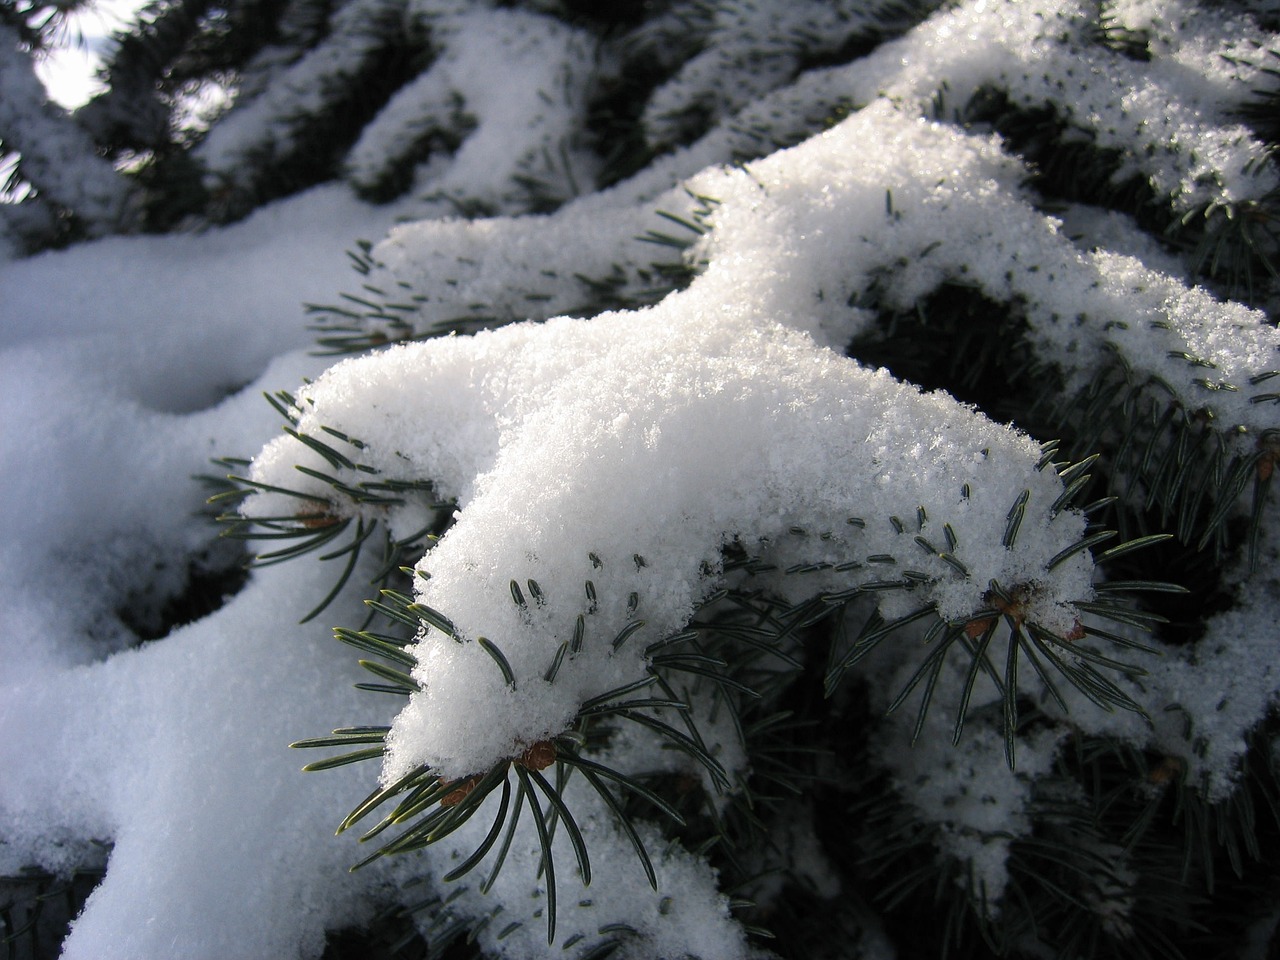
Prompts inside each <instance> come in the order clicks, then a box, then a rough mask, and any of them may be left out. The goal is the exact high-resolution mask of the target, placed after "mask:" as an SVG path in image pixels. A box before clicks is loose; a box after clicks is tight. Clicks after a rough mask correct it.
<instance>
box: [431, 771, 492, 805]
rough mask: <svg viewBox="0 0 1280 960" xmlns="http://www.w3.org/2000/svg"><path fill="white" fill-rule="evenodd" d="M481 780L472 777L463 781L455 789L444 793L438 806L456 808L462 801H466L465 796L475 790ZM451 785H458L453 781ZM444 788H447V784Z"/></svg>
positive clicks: (478, 777)
mask: <svg viewBox="0 0 1280 960" xmlns="http://www.w3.org/2000/svg"><path fill="white" fill-rule="evenodd" d="M481 779H482V778H481V777H480V776H478V775H477V776H474V777H468V778H467V779H466V780H463V781H462V782H461V783H460V784H459V785H458V786H457V787H456V788H455V789H453V790H450V791H449V792H448V793H446V794H445V795H444V796H443V797H441V798H440V806H442V807H454V806H457V805H458V804H460V803H461V802H462V801H463V800H464V799H466V796H467V794H469V793H470V792H471V791H472V790H474V789H475V788H476V785H477V784H478V783H479V782H480V780H481ZM453 783H458V781H457V780H454V781H453ZM446 786H449V784H446Z"/></svg>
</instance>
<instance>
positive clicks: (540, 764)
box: [519, 740, 556, 770]
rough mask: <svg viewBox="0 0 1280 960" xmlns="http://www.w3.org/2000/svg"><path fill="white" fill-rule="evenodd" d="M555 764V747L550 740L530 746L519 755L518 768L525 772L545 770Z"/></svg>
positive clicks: (540, 741)
mask: <svg viewBox="0 0 1280 960" xmlns="http://www.w3.org/2000/svg"><path fill="white" fill-rule="evenodd" d="M555 762H556V745H555V744H554V743H552V742H551V741H550V740H539V741H538V742H537V743H532V744H530V745H529V746H528V747H527V748H526V749H525V751H524V753H522V754H520V760H519V763H520V766H522V767H524V768H525V769H526V770H545V769H547V767H549V766H551V765H552V764H553V763H555Z"/></svg>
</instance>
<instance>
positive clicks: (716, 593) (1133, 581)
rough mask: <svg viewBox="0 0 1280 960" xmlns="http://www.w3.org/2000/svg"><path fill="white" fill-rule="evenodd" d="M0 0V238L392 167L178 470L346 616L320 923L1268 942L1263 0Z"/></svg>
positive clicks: (917, 945)
mask: <svg viewBox="0 0 1280 960" xmlns="http://www.w3.org/2000/svg"><path fill="white" fill-rule="evenodd" d="M0 14H2V15H3V16H2V18H0V57H4V58H6V59H5V60H3V61H0V77H3V93H2V94H0V141H2V142H3V145H4V149H6V150H7V151H9V152H10V154H12V155H13V156H14V157H16V165H15V166H14V184H15V186H16V185H17V184H18V183H19V182H21V183H22V184H24V185H25V187H26V192H25V193H24V194H23V196H22V199H21V200H20V202H15V203H9V204H6V205H4V206H0V214H3V218H4V219H3V220H0V229H3V230H4V231H5V232H4V234H3V236H4V237H5V238H6V239H7V240H8V243H9V245H10V246H11V248H12V249H13V250H14V251H15V253H21V254H27V253H34V252H36V251H39V250H42V249H46V248H49V247H53V246H57V245H65V244H68V243H72V242H78V241H88V240H91V239H93V238H99V237H102V236H104V235H108V234H129V235H137V234H142V233H165V232H175V233H177V232H180V231H183V232H185V231H193V230H210V231H212V230H214V229H217V226H218V225H222V224H227V223H231V222H234V221H237V220H240V219H242V218H246V217H248V216H250V215H251V214H253V213H254V212H255V211H260V210H263V209H265V208H266V207H267V205H269V204H271V203H273V202H276V201H279V200H281V199H282V198H287V197H291V196H296V195H298V194H299V193H301V192H302V191H305V190H307V189H309V188H312V187H314V186H317V185H320V184H334V183H343V184H346V185H347V186H348V187H349V189H350V190H351V191H354V193H355V194H356V195H357V196H359V197H360V198H362V199H363V200H365V201H367V202H369V203H374V204H392V203H394V204H396V205H398V206H397V209H398V210H400V211H402V212H403V216H404V218H405V219H406V222H405V223H403V224H402V225H400V226H397V227H396V228H394V229H393V230H392V231H391V233H390V234H389V235H388V236H387V237H386V238H385V239H383V240H382V241H381V242H378V243H376V244H375V243H364V244H360V245H358V246H356V247H355V248H354V249H353V250H352V251H351V254H350V257H351V260H352V263H353V266H354V270H353V273H352V275H351V277H350V280H349V284H348V286H347V291H348V292H347V293H346V294H345V295H344V296H343V297H342V298H341V299H340V301H339V300H336V299H335V302H332V303H327V304H313V305H310V306H309V307H308V309H309V311H310V316H311V318H312V321H313V323H314V327H315V332H316V344H317V349H318V350H319V351H321V352H322V353H325V354H327V355H331V356H332V359H333V360H334V365H333V366H332V367H330V368H329V369H328V370H326V371H325V372H324V373H323V374H321V375H320V376H318V377H316V378H314V379H310V380H307V381H306V382H304V383H302V384H298V383H282V384H279V385H278V388H277V390H276V392H273V393H272V395H271V397H270V398H269V399H270V401H271V404H272V407H273V415H278V416H279V417H280V418H281V419H282V420H283V422H284V431H283V433H282V434H281V435H279V436H278V437H277V438H276V439H275V440H273V441H271V442H270V443H269V444H267V446H266V447H265V448H263V449H262V450H260V451H255V450H225V451H221V452H222V453H223V454H224V455H225V459H223V460H222V461H220V462H221V463H222V464H223V467H224V469H221V471H220V477H219V479H218V480H217V481H215V483H216V484H217V485H218V488H217V490H216V492H215V493H214V496H213V498H212V500H211V503H213V504H214V505H215V506H216V507H217V509H218V512H219V513H220V518H219V519H220V522H221V523H222V526H223V528H224V530H225V535H226V536H228V537H230V538H232V539H235V540H245V541H248V542H249V543H250V544H251V545H252V549H253V550H255V551H256V553H255V556H254V559H253V565H254V566H255V569H257V570H260V571H261V570H263V568H268V567H279V568H281V569H290V570H292V569H298V568H301V567H303V566H308V567H309V569H310V571H311V572H309V573H308V574H306V577H307V580H308V582H311V583H312V585H313V587H314V590H313V595H310V596H308V597H306V598H305V602H304V605H303V609H302V611H300V612H302V613H305V615H306V616H305V619H306V621H307V623H308V626H307V628H306V629H307V630H309V631H311V632H312V633H313V634H314V636H315V637H316V638H317V639H316V643H319V644H323V643H326V642H327V640H328V638H327V636H326V633H327V631H328V630H329V628H333V630H334V634H335V635H336V637H337V639H338V640H339V641H342V642H343V643H344V644H346V645H347V646H348V647H351V648H354V649H355V651H357V652H356V653H355V654H354V657H356V658H358V659H359V663H360V665H361V666H362V667H363V668H364V669H365V670H366V671H367V672H368V674H369V676H368V677H367V678H366V680H365V681H364V682H363V683H361V684H360V687H361V690H362V695H361V697H362V702H367V704H368V705H367V706H362V707H361V708H360V710H361V713H360V716H358V717H357V716H342V715H336V716H333V717H332V724H331V729H330V730H298V731H297V741H296V742H295V743H294V746H296V747H299V748H316V749H320V750H324V751H326V752H325V753H324V754H322V755H321V756H322V758H321V759H318V760H314V761H313V762H312V763H310V764H309V765H308V767H307V768H306V769H308V770H309V771H312V773H311V774H310V776H313V777H317V778H322V777H328V776H336V775H337V774H335V773H329V772H326V771H332V770H335V769H336V768H342V770H343V771H344V773H347V774H351V773H352V767H353V766H354V768H355V770H356V771H357V772H356V774H355V775H356V776H363V777H364V779H365V781H366V786H367V790H368V796H367V798H366V799H364V800H363V801H361V802H360V803H359V804H358V805H356V806H355V807H354V809H346V808H342V809H338V808H335V809H334V811H333V813H334V824H335V825H337V826H338V828H339V832H340V833H345V832H347V831H352V832H357V833H359V834H360V835H361V840H362V841H363V842H364V845H365V850H364V852H363V853H362V855H363V856H364V859H363V860H362V861H359V862H358V863H354V862H353V865H358V866H359V867H360V868H361V869H362V870H365V871H370V872H372V873H373V874H374V875H375V876H376V877H377V878H378V880H377V884H376V891H375V892H374V893H371V894H370V899H371V902H373V903H374V904H375V905H376V911H374V912H371V911H366V913H365V914H364V915H362V916H360V918H359V920H358V923H355V924H354V925H353V926H352V927H351V928H350V929H347V930H345V931H341V932H338V931H336V930H333V932H332V934H331V936H330V939H329V941H328V944H327V946H326V947H324V948H323V949H325V950H326V951H327V952H326V956H332V957H340V956H385V957H418V956H432V957H434V956H448V957H466V956H485V957H491V956H508V957H530V956H553V955H555V956H561V955H564V956H574V957H605V956H616V957H654V956H662V957H679V956H691V957H699V958H705V960H710V958H712V957H747V956H770V955H775V954H776V955H777V956H781V957H813V958H820V957H863V958H867V960H872V958H881V957H891V956H899V957H916V956H929V957H934V956H954V957H987V956H1009V957H1019V958H1022V957H1027V958H1032V957H1046V956H1049V957H1061V958H1064V960H1075V958H1094V957H1096V958H1103V957H1115V956H1136V957H1151V958H1168V957H1224V958H1225V957H1251V958H1258V960H1262V958H1266V957H1270V956H1274V955H1275V951H1276V950H1277V949H1280V948H1278V947H1277V944H1280V934H1278V933H1277V928H1278V927H1280V870H1278V868H1277V866H1276V864H1277V863H1278V862H1280V859H1278V858H1280V781H1278V779H1277V777H1278V774H1280V770H1278V768H1277V763H1278V762H1280V761H1278V760H1277V758H1278V757H1280V725H1278V723H1277V715H1276V712H1275V711H1276V705H1277V699H1278V696H1280V675H1278V673H1277V670H1278V667H1277V664H1278V663H1280V661H1278V660H1277V657H1276V654H1277V650H1278V649H1280V647H1278V644H1280V631H1278V628H1277V623H1280V580H1278V579H1277V577H1278V575H1277V572H1276V570H1277V566H1276V564H1277V560H1280V528H1278V527H1277V521H1276V512H1275V497H1276V495H1275V493H1274V492H1273V490H1272V480H1273V474H1274V470H1275V467H1276V464H1277V460H1280V414H1278V413H1277V411H1278V410H1280V406H1278V404H1280V392H1277V391H1276V388H1275V384H1276V383H1278V382H1280V380H1277V379H1275V378H1276V377H1277V376H1278V375H1280V357H1278V351H1280V334H1277V331H1276V327H1275V324H1276V320H1275V317H1276V310H1277V307H1278V304H1280V300H1278V299H1277V298H1278V296H1280V283H1278V281H1280V269H1278V268H1280V250H1278V249H1277V244H1278V243H1280V169H1278V168H1277V165H1276V161H1275V150H1276V147H1277V137H1278V136H1280V127H1278V126H1277V124H1276V118H1277V116H1280V112H1278V111H1280V33H1277V31H1280V11H1278V10H1277V9H1276V8H1275V7H1274V6H1273V5H1270V4H1266V3H1243V2H1242V3H1232V4H1222V5H1217V6H1214V7H1212V8H1210V7H1209V6H1197V5H1194V4H1192V3H1190V2H1182V0H1178V2H1164V3H1155V2H1149V3H1144V2H1102V3H1097V2H1067V0H1035V2H1016V3H1015V2H992V0H968V2H958V3H954V4H938V3H929V2H910V0H883V2H874V0H865V2H861V0H860V2H855V0H839V2H829V0H811V2H803V3H796V2H787V0H777V2H770V0H721V2H710V0H668V2H652V3H618V4H608V5H596V4H589V3H580V2H574V0H526V2H515V3H496V2H494V3H489V2H481V0H472V2H463V0H336V2H332V3H329V2H323V3H322V2H317V0H237V2H234V3H226V4H215V3H212V2H209V0H153V2H152V3H150V4H148V5H147V6H146V7H145V8H144V9H143V12H142V14H141V20H140V23H139V25H138V26H136V27H135V28H134V29H133V31H132V32H131V33H129V34H128V35H126V36H123V37H121V38H120V40H119V43H118V45H117V47H116V50H115V53H114V56H113V58H112V59H111V60H110V62H109V63H108V64H107V65H106V67H105V68H104V77H105V79H106V80H107V85H108V88H107V90H106V92H105V93H103V94H101V95H99V96H98V97H97V98H95V99H94V100H92V101H91V102H90V103H88V104H86V105H85V106H84V107H82V108H80V109H79V110H76V111H74V112H72V113H67V112H66V111H60V110H58V109H56V108H54V107H51V106H49V105H48V104H46V103H44V101H43V98H42V97H41V96H39V95H38V92H37V87H36V81H35V79H34V74H33V73H32V71H31V64H32V61H33V58H34V57H38V56H39V55H40V51H41V49H42V47H43V46H44V45H45V44H46V43H47V42H48V36H49V30H50V29H51V28H50V26H49V24H50V23H53V22H55V21H56V17H57V16H58V15H59V14H58V12H57V11H56V10H54V9H53V8H41V7H24V6H21V5H17V4H15V3H13V0H0ZM46 17H47V18H51V19H48V20H45V19H44V18H46ZM340 358H341V359H343V360H344V361H345V362H341V363H338V362H337V360H338V359H340ZM228 565H229V561H228V560H227V559H225V558H222V557H221V556H220V557H219V559H217V560H215V561H212V566H213V567H214V568H215V570H216V571H217V572H218V573H219V574H221V573H222V572H223V569H224V568H225V567H227V566H228ZM258 575H259V574H254V576H258ZM261 582H262V583H264V584H266V583H270V582H273V581H267V580H263V581H261ZM280 582H281V583H283V584H286V586H287V584H288V582H289V581H280ZM316 584H318V586H317V585H316ZM284 592H285V591H283V590H282V592H281V595H280V596H279V597H278V598H277V601H278V604H279V605H280V606H281V607H282V608H284V607H285V605H286V602H287V603H289V604H292V603H293V602H294V601H295V599H296V598H295V597H293V596H285V595H284ZM353 598H354V599H356V600H359V599H363V601H364V602H363V605H358V604H356V603H353ZM152 602H155V601H154V600H153V601H152ZM288 609H289V610H290V611H291V612H296V611H293V610H292V607H289V608H288ZM264 629H266V628H264ZM282 696H288V692H287V691H285V692H282ZM335 702H338V701H335ZM342 702H343V703H345V701H342ZM370 712H372V713H374V714H377V715H379V716H381V717H382V720H381V722H374V723H369V722H366V720H365V718H367V716H368V715H369V713H370ZM0 731H5V732H9V731H7V728H5V727H4V726H3V725H0ZM304 762H305V761H304ZM4 814H5V807H4V805H3V804H2V803H0V838H4V837H5V835H6V834H5V830H4V821H3V815H4ZM75 839H76V840H78V841H85V840H89V839H97V840H103V841H108V842H109V841H110V840H111V839H112V838H111V837H87V836H86V837H76V838H75ZM327 839H328V838H324V837H317V838H316V842H317V843H322V842H326V840H327ZM4 862H5V861H4V860H2V859H0V864H2V863H4ZM111 869H112V867H111V865H110V861H108V866H107V880H106V881H105V882H104V885H105V884H109V883H110V882H111V881H110V878H111ZM9 882H10V884H11V886H12V888H13V889H14V890H15V891H16V892H15V893H14V894H13V896H12V897H11V898H10V902H9V906H8V907H6V908H5V909H4V910H0V920H3V922H4V924H5V925H6V927H8V929H7V930H6V931H5V932H6V934H7V935H8V937H9V940H10V942H11V944H12V945H13V949H15V950H22V949H28V948H33V949H34V948H39V947H40V946H41V945H42V944H44V943H45V942H46V941H47V940H48V938H49V937H51V936H56V935H57V931H52V932H51V931H48V930H45V929H43V928H40V927H39V926H37V925H35V924H34V923H33V924H32V925H31V926H29V927H28V928H26V929H21V930H20V929H19V928H20V927H22V920H23V918H33V917H35V916H36V915H37V914H38V911H37V910H36V908H35V907H34V906H33V904H35V903H36V902H37V901H39V902H43V901H42V900H40V898H44V899H45V900H47V899H48V895H49V891H50V890H51V889H53V888H55V887H57V886H58V883H59V882H60V881H58V880H57V879H56V878H55V877H54V874H53V873H35V874H28V875H25V876H18V875H14V876H13V877H11V878H10V881H9ZM62 882H63V883H64V885H65V886H67V888H68V889H72V885H71V884H69V883H67V882H66V881H65V871H64V881H62ZM82 882H83V881H81V883H82ZM2 896H3V894H0V897H2ZM4 902H5V901H4V900H2V899H0V905H3V904H4ZM91 908H92V905H91ZM75 909H78V907H77V906H74V905H73V906H72V907H71V908H70V911H71V912H74V911H75ZM104 909H105V908H104ZM338 922H339V920H338V919H335V918H326V923H327V924H328V925H329V927H330V928H333V927H335V926H336V925H337V923H338ZM79 949H81V950H85V949H90V947H85V946H82V947H80V948H79ZM299 949H300V950H302V951H303V952H304V953H305V952H306V949H309V948H303V947H300V948H299ZM320 949H321V948H317V949H315V950H313V951H312V954H313V955H315V954H318V953H319V952H320Z"/></svg>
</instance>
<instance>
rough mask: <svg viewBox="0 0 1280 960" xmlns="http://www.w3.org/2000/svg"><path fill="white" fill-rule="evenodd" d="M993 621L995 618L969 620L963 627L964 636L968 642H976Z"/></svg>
mask: <svg viewBox="0 0 1280 960" xmlns="http://www.w3.org/2000/svg"><path fill="white" fill-rule="evenodd" d="M995 620H996V618H995V617H983V618H982V619H981V620H970V621H969V622H968V623H966V624H965V625H964V635H965V636H966V637H968V638H969V639H970V640H977V639H978V638H979V637H980V636H982V635H983V634H984V633H986V632H987V630H988V628H989V627H990V626H991V624H993V623H995Z"/></svg>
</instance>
